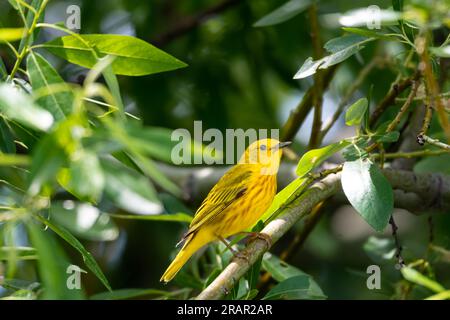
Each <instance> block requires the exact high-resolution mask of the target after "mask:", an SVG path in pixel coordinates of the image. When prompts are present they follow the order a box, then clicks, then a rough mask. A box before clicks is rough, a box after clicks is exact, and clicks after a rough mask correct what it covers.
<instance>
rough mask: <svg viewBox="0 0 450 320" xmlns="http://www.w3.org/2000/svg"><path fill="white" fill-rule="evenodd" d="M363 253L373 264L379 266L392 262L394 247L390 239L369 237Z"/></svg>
mask: <svg viewBox="0 0 450 320" xmlns="http://www.w3.org/2000/svg"><path fill="white" fill-rule="evenodd" d="M363 248H364V251H365V252H366V254H367V255H368V256H369V258H370V259H372V261H374V262H375V263H378V264H381V263H386V262H387V261H389V260H392V259H393V258H394V256H395V251H396V249H395V245H394V241H393V240H392V239H385V238H378V237H375V236H370V237H369V239H367V241H366V242H365V243H364V246H363Z"/></svg>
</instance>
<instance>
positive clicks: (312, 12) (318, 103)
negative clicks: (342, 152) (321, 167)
mask: <svg viewBox="0 0 450 320" xmlns="http://www.w3.org/2000/svg"><path fill="white" fill-rule="evenodd" d="M308 11H309V20H310V24H311V42H312V44H313V53H314V54H313V58H314V60H319V59H320V58H322V56H323V50H322V40H321V38H320V28H319V22H318V20H317V4H316V3H313V4H312V5H311V6H310V7H309V10H308ZM322 95H323V70H318V71H317V72H316V73H315V74H314V91H313V105H314V118H313V124H312V128H311V135H310V138H309V144H308V149H315V148H317V147H318V145H319V144H320V129H321V127H322V105H323V96H322Z"/></svg>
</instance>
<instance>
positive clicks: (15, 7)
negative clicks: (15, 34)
mask: <svg viewBox="0 0 450 320" xmlns="http://www.w3.org/2000/svg"><path fill="white" fill-rule="evenodd" d="M8 2H9V4H10V5H11V6H12V7H13V8H14V9H16V10H18V9H19V4H18V3H17V1H16V0H8Z"/></svg>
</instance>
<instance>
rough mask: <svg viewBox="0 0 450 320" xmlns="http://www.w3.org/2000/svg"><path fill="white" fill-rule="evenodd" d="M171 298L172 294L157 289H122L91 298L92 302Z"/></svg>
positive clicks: (98, 294)
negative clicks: (151, 297) (154, 297)
mask: <svg viewBox="0 0 450 320" xmlns="http://www.w3.org/2000/svg"><path fill="white" fill-rule="evenodd" d="M150 295H151V296H154V295H158V296H163V297H166V296H170V295H171V293H170V292H167V291H163V290H156V289H120V290H113V291H107V292H101V293H97V294H94V295H93V296H91V297H89V299H90V300H124V299H132V298H140V297H144V296H150Z"/></svg>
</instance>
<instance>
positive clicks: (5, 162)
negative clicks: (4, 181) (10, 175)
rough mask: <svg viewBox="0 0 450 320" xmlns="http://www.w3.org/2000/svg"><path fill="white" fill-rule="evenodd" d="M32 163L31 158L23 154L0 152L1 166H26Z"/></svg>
mask: <svg viewBox="0 0 450 320" xmlns="http://www.w3.org/2000/svg"><path fill="white" fill-rule="evenodd" d="M29 163H30V158H29V157H28V156H24V155H21V154H2V153H0V166H7V167H10V166H26V165H28V164H29Z"/></svg>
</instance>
